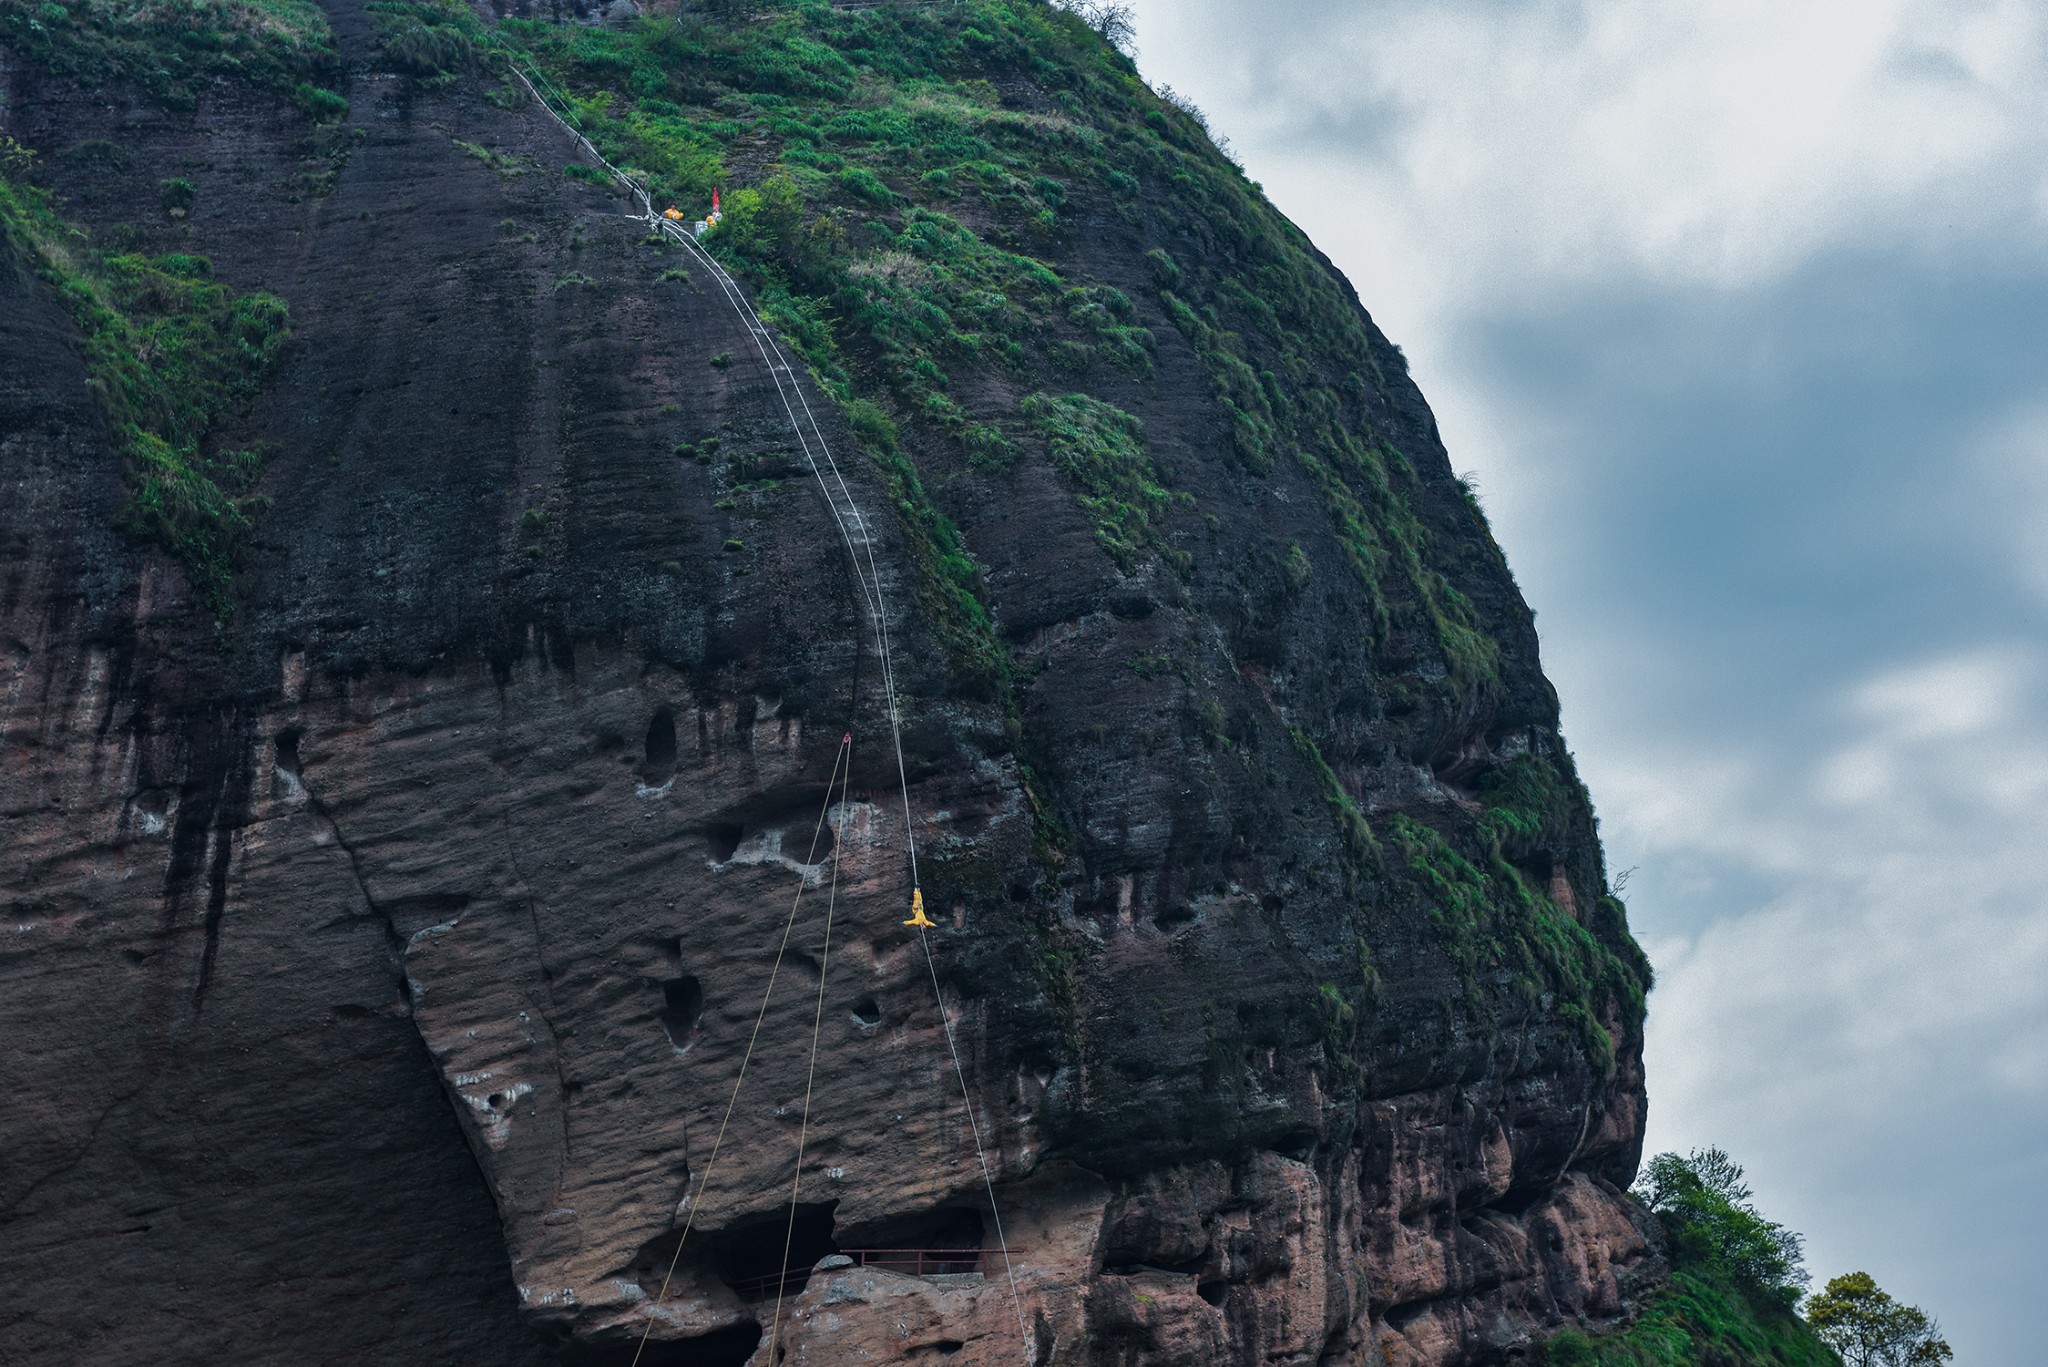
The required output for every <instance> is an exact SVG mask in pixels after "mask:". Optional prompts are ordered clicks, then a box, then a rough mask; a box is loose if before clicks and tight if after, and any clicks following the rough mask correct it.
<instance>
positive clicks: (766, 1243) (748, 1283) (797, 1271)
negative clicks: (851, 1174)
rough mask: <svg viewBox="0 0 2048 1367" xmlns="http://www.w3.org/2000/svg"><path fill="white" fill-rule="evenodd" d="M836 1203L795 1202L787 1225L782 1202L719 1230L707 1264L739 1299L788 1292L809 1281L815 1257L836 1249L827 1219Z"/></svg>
mask: <svg viewBox="0 0 2048 1367" xmlns="http://www.w3.org/2000/svg"><path fill="white" fill-rule="evenodd" d="M838 1204H839V1203H838V1202H837V1201H832V1202H828V1203H826V1204H824V1205H817V1206H804V1205H800V1206H798V1207H797V1208H796V1219H795V1222H794V1223H793V1224H792V1222H791V1220H790V1216H789V1209H788V1207H784V1208H783V1209H782V1210H780V1211H778V1212H776V1213H775V1214H773V1215H768V1216H764V1217H762V1218H760V1219H758V1220H751V1221H746V1222H743V1223H741V1224H738V1225H734V1226H732V1227H730V1228H728V1229H725V1230H721V1231H720V1232H719V1233H718V1234H717V1235H716V1236H715V1237H714V1238H713V1239H712V1240H711V1245H712V1265H713V1266H714V1267H715V1268H717V1270H718V1275H719V1277H720V1278H721V1279H723V1280H724V1282H725V1284H726V1285H727V1286H729V1287H731V1288H732V1289H733V1291H734V1292H735V1293H736V1294H737V1295H738V1296H739V1298H740V1299H741V1300H743V1301H763V1300H772V1299H774V1297H775V1294H776V1292H777V1291H778V1290H780V1291H781V1293H782V1294H783V1295H785V1296H793V1295H795V1294H796V1293H797V1292H799V1291H801V1290H803V1289H804V1286H805V1284H806V1283H808V1282H809V1281H810V1279H811V1269H812V1268H813V1267H815V1266H817V1263H818V1260H819V1259H820V1258H823V1257H827V1256H829V1255H830V1254H833V1253H837V1252H838V1251H839V1244H838V1243H837V1242H836V1241H835V1240H834V1238H833V1219H832V1212H833V1210H834V1209H835V1208H836V1207H837V1206H838ZM785 1248H786V1249H787V1256H786V1257H785V1255H784V1250H785Z"/></svg>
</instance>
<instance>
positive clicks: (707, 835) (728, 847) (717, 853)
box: [704, 821, 747, 864]
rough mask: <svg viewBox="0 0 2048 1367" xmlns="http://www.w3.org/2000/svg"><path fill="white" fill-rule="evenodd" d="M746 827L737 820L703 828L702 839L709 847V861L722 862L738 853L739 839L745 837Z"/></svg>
mask: <svg viewBox="0 0 2048 1367" xmlns="http://www.w3.org/2000/svg"><path fill="white" fill-rule="evenodd" d="M746 834H747V831H746V827H744V826H742V825H740V824H739V823H738V822H736V821H733V822H720V823H718V824H717V825H714V826H709V827H706V828H705V831H704V840H705V843H706V844H708V845H709V846H710V847H711V862H712V863H714V864H723V863H724V862H725V861H726V860H728V859H730V858H732V857H733V856H734V855H735V854H738V853H739V849H740V841H741V840H743V839H745V838H746Z"/></svg>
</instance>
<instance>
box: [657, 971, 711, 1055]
mask: <svg viewBox="0 0 2048 1367" xmlns="http://www.w3.org/2000/svg"><path fill="white" fill-rule="evenodd" d="M703 1024H704V984H703V983H701V982H698V981H697V979H695V978H692V977H681V978H671V979H670V980H669V981H667V982H665V983H663V984H662V985H661V1028H662V1029H663V1030H664V1031H666V1032H667V1033H668V1042H669V1046H670V1047H671V1048H673V1049H674V1050H675V1051H676V1052H677V1053H679V1054H680V1053H682V1052H684V1051H685V1050H687V1049H688V1048H689V1047H690V1046H691V1045H693V1044H695V1043H696V1042H697V1037H698V1036H699V1035H700V1034H702V1033H703Z"/></svg>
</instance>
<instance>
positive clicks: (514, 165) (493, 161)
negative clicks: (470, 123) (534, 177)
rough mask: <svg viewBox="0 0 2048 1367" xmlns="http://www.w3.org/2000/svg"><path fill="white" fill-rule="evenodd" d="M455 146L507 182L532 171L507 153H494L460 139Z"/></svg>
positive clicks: (486, 148)
mask: <svg viewBox="0 0 2048 1367" xmlns="http://www.w3.org/2000/svg"><path fill="white" fill-rule="evenodd" d="M455 145H456V146H457V147H460V148H461V149H462V150H463V151H465V152H467V153H469V154H470V155H471V156H473V157H475V158H476V159H477V160H478V161H480V162H482V163H483V164H484V165H486V166H488V167H490V168H491V169H492V170H493V171H496V172H497V173H498V174H499V175H501V176H503V177H504V178H505V179H507V180H511V179H512V178H513V177H515V176H523V175H525V174H526V173H527V172H528V171H529V170H531V169H532V168H531V167H529V166H527V164H526V163H525V162H523V161H521V160H519V158H517V157H515V156H512V155H511V154H510V153H507V152H496V151H493V150H491V149H490V148H488V147H480V146H478V145H477V144H476V143H473V142H464V141H462V139H460V138H457V139H455Z"/></svg>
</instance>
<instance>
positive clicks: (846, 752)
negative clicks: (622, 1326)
mask: <svg viewBox="0 0 2048 1367" xmlns="http://www.w3.org/2000/svg"><path fill="white" fill-rule="evenodd" d="M852 755H853V737H852V736H851V735H850V734H849V735H847V736H845V737H843V738H842V739H841V740H840V742H839V752H838V753H837V754H836V755H834V756H833V757H832V777H831V778H830V779H828V780H826V783H825V805H824V806H823V807H822V808H820V809H819V811H818V824H817V825H816V826H815V827H813V828H812V830H811V850H810V855H809V856H808V857H806V858H805V860H804V864H805V867H807V868H808V867H810V866H811V864H812V861H813V860H815V859H816V858H817V854H818V837H819V836H820V835H821V834H823V832H824V830H825V818H826V817H827V816H828V815H829V814H830V813H831V811H832V786H833V784H834V783H838V782H840V770H841V769H842V768H844V769H845V770H846V771H847V772H848V773H849V774H850V773H852V771H853V765H852V763H851V760H852ZM834 857H835V861H836V858H837V850H836V843H835V851H834ZM835 867H836V864H835ZM810 883H811V880H810V876H809V875H808V874H806V875H804V876H803V877H800V878H799V879H798V880H797V885H796V897H795V899H794V900H793V901H791V902H790V904H789V919H788V920H787V921H785V922H784V923H783V926H782V942H781V943H780V944H778V945H777V946H776V947H775V963H774V966H773V967H771V968H770V969H769V970H768V986H767V987H765V988H763V989H762V990H761V1009H760V1010H759V1011H757V1012H755V1013H754V1031H753V1033H752V1034H750V1035H748V1036H747V1051H746V1053H745V1054H743V1055H741V1057H740V1073H739V1076H738V1077H736V1078H734V1079H733V1083H732V1095H731V1096H730V1097H728V1098H727V1099H726V1103H725V1118H724V1119H722V1120H720V1121H719V1122H718V1135H717V1137H716V1138H715V1139H713V1140H712V1141H711V1157H710V1158H709V1159H707V1160H706V1161H705V1163H704V1175H703V1176H702V1177H700V1178H698V1179H697V1196H696V1199H695V1200H692V1201H691V1202H690V1210H689V1213H688V1214H687V1215H685V1216H684V1217H683V1233H682V1237H681V1238H679V1239H677V1240H676V1251H675V1252H674V1253H673V1254H672V1255H670V1257H669V1260H668V1270H667V1271H666V1272H664V1273H662V1275H661V1290H660V1291H659V1292H657V1293H656V1294H655V1297H654V1303H653V1304H652V1305H650V1306H648V1308H647V1309H648V1313H647V1324H646V1326H645V1327H643V1328H642V1329H641V1331H640V1342H639V1344H638V1346H636V1347H635V1348H634V1349H633V1362H632V1364H631V1367H639V1363H640V1355H641V1354H642V1353H644V1352H646V1351H647V1336H648V1335H649V1334H652V1333H653V1332H654V1311H655V1309H656V1308H657V1307H659V1306H660V1304H661V1303H662V1302H663V1301H665V1300H667V1299H668V1288H669V1283H670V1282H671V1281H673V1280H674V1279H675V1275H676V1264H677V1263H679V1262H681V1261H682V1257H683V1245H684V1244H687V1243H688V1242H689V1241H690V1230H691V1228H692V1227H693V1226H694V1225H695V1224H696V1223H697V1212H698V1211H699V1210H700V1209H702V1208H703V1205H704V1193H705V1192H707V1191H709V1190H710V1189H711V1172H712V1169H714V1168H716V1167H717V1166H718V1152H719V1150H720V1149H721V1148H723V1147H724V1146H725V1131H726V1127H727V1126H729V1125H731V1124H732V1113H733V1110H734V1108H735V1107H737V1106H738V1105H739V1102H740V1088H741V1087H742V1086H744V1085H746V1081H747V1067H748V1065H750V1064H751V1063H753V1061H754V1045H755V1044H756V1043H757V1042H759V1040H760V1038H761V1023H762V1022H763V1021H765V1020H766V1019H767V1018H768V1000H769V998H771V997H773V996H774V995H775V979H776V977H777V976H778V975H780V974H781V972H782V958H783V955H784V954H785V953H787V952H788V950H789V937H790V932H791V931H793V930H794V929H795V928H796V913H797V909H798V908H799V907H801V906H802V905H803V904H804V890H805V889H806V888H808V887H809V886H810ZM688 1195H689V1192H688V1189H687V1188H685V1190H684V1196H685V1197H686V1198H687V1197H688Z"/></svg>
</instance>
